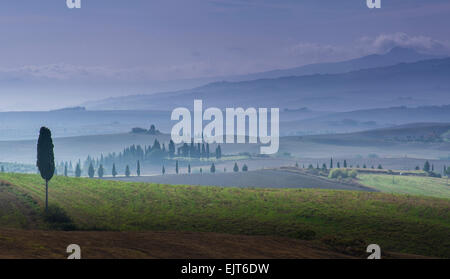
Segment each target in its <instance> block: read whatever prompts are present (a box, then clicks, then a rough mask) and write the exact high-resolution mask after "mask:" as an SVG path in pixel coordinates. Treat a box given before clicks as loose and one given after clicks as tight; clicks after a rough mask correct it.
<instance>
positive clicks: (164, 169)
mask: <svg viewBox="0 0 450 279" xmlns="http://www.w3.org/2000/svg"><path fill="white" fill-rule="evenodd" d="M165 173H166V168H165V167H164V166H163V167H162V174H163V175H164V174H165Z"/></svg>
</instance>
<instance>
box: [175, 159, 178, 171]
mask: <svg viewBox="0 0 450 279" xmlns="http://www.w3.org/2000/svg"><path fill="white" fill-rule="evenodd" d="M178 171H179V169H178V160H177V161H176V163H175V172H176V173H177V174H178Z"/></svg>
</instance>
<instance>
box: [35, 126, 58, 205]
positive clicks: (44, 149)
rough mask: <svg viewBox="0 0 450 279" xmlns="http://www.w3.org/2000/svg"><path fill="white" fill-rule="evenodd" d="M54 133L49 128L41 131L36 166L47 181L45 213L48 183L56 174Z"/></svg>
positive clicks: (43, 128)
mask: <svg viewBox="0 0 450 279" xmlns="http://www.w3.org/2000/svg"><path fill="white" fill-rule="evenodd" d="M53 147H54V145H53V140H52V132H50V129H48V128H47V127H42V128H41V130H40V131H39V139H38V144H37V162H36V166H37V167H38V169H39V172H40V173H41V177H42V178H43V179H44V180H45V211H46V212H47V211H48V182H49V181H50V180H51V179H52V177H53V174H54V173H55V154H54V153H53Z"/></svg>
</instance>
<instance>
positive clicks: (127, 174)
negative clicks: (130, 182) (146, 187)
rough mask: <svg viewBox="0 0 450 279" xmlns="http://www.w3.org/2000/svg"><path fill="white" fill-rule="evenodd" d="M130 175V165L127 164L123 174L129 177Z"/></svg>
mask: <svg viewBox="0 0 450 279" xmlns="http://www.w3.org/2000/svg"><path fill="white" fill-rule="evenodd" d="M130 175H131V172H130V166H128V165H127V167H126V168H125V176H126V177H130Z"/></svg>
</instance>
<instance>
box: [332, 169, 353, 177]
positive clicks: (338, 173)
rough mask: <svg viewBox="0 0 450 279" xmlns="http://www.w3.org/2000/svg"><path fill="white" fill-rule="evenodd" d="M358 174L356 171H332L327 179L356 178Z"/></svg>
mask: <svg viewBox="0 0 450 279" xmlns="http://www.w3.org/2000/svg"><path fill="white" fill-rule="evenodd" d="M357 175H358V172H357V171H356V170H348V169H332V170H331V171H330V173H329V174H328V178H332V179H338V178H348V177H351V178H356V176H357Z"/></svg>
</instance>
